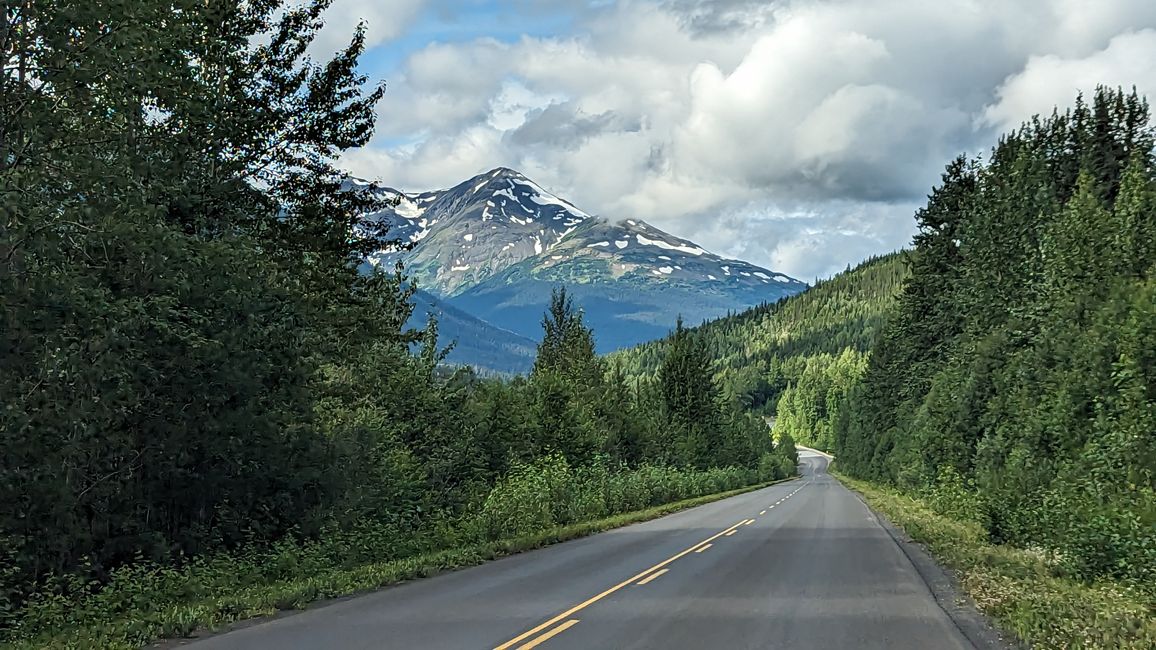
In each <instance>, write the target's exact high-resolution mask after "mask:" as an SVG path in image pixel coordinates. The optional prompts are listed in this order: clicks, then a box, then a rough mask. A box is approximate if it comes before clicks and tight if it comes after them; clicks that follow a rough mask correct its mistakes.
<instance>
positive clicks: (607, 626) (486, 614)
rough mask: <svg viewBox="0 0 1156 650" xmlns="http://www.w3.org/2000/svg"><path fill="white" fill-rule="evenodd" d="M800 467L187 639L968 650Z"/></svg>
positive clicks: (206, 646)
mask: <svg viewBox="0 0 1156 650" xmlns="http://www.w3.org/2000/svg"><path fill="white" fill-rule="evenodd" d="M801 458H802V461H803V476H802V477H801V478H800V479H798V480H795V481H789V482H786V483H781V484H778V485H774V486H771V487H769V488H765V489H762V490H758V491H755V492H750V493H747V494H743V495H739V496H736V497H733V498H730V499H726V500H724V501H718V502H715V503H712V504H708V505H705V506H701V507H698V508H694V509H692V510H686V511H683V512H679V513H676V514H673V515H670V516H667V517H663V518H661V519H656V520H653V521H649V522H645V523H641V524H636V525H633V526H627V527H625V528H620V529H617V530H613V531H609V532H606V533H602V534H600V535H595V536H592V537H588V538H585V539H581V540H575V541H572V542H567V543H564V544H558V545H556V546H552V547H548V548H544V549H540V550H537V551H532V552H529V553H524V554H521V555H516V556H512V557H508V558H504V559H501V560H497V561H495V562H491V563H488V564H485V565H482V566H478V567H474V568H471V569H466V570H463V571H457V572H453V573H449V574H446V575H442V576H438V577H435V578H431V579H428V580H422V581H417V582H413V583H408V584H405V585H400V586H398V587H394V588H390V589H385V590H382V591H380V592H376V593H373V594H369V595H366V596H361V597H358V598H354V599H350V600H344V601H340V602H337V603H334V604H330V605H327V606H324V607H319V608H316V609H311V610H308V611H305V612H302V613H299V614H295V615H290V616H285V617H281V618H277V619H273V620H270V621H267V622H263V623H260V624H256V625H252V626H248V627H244V628H242V629H238V630H235V631H232V632H229V633H226V634H221V635H217V636H213V637H209V638H207V639H204V640H201V641H197V642H195V643H193V644H192V645H193V646H194V647H195V648H197V650H216V649H221V650H224V649H226V648H229V649H243V650H244V649H253V650H255V649H264V648H273V649H276V650H297V649H301V650H304V649H312V648H335V649H336V648H352V649H362V648H364V649H369V648H373V649H381V648H497V649H499V650H514V649H520V648H534V647H540V648H550V649H555V648H558V649H562V648H570V649H579V648H582V649H586V648H663V649H666V648H806V649H809V650H815V649H823V648H856V649H863V648H898V649H907V648H909V649H912V650H916V649H918V650H934V649H937V648H948V649H959V648H973V647H976V646H975V645H973V643H972V642H970V641H969V640H968V638H967V637H966V636H965V635H964V634H963V633H962V632H961V631H960V629H959V627H957V625H956V622H955V621H954V620H953V619H952V617H950V616H949V615H948V614H947V613H946V612H945V611H944V610H943V609H942V608H941V607H940V605H939V604H938V603H937V602H936V599H935V597H934V596H933V594H932V592H931V590H930V589H929V588H928V586H927V584H926V583H925V582H924V580H923V578H921V577H920V574H919V572H918V571H917V570H916V568H915V566H914V565H913V564H912V561H911V560H909V559H908V556H907V555H906V554H905V553H904V551H903V550H902V549H901V548H900V547H899V545H898V544H897V543H896V542H895V541H894V540H893V538H892V537H891V535H890V534H889V533H888V532H887V530H886V529H885V528H884V527H883V526H882V525H881V524H880V523H879V521H878V520H877V519H876V517H875V516H874V515H873V514H872V513H871V512H870V510H868V509H867V508H866V507H865V506H864V505H863V503H862V502H861V501H859V499H858V498H857V497H856V496H855V495H854V494H852V493H851V492H850V491H848V490H847V489H846V488H844V487H843V486H842V485H841V484H840V483H839V482H838V481H836V480H834V479H833V478H831V477H830V476H829V475H827V473H826V466H827V460H826V458H824V457H822V456H821V455H818V454H813V453H810V452H801ZM984 647H988V646H984Z"/></svg>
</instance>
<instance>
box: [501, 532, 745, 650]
mask: <svg viewBox="0 0 1156 650" xmlns="http://www.w3.org/2000/svg"><path fill="white" fill-rule="evenodd" d="M741 525H742V522H739V523H737V524H735V525H733V526H731V527H730V528H727V529H726V530H724V531H722V532H719V533H715V534H714V535H712V536H710V537H708V538H706V539H704V540H702V541H701V542H699V543H697V544H695V545H694V546H691V547H690V548H688V549H686V550H685V551H682V552H680V553H677V554H675V555H672V556H670V557H668V558H667V559H665V560H663V561H662V562H659V563H658V564H656V565H654V566H652V567H650V568H649V569H647V570H645V571H643V572H642V573H639V574H638V575H636V576H633V577H631V578H629V579H627V580H623V581H622V582H620V583H618V584H616V585H614V586H613V587H611V588H609V589H607V590H606V591H604V592H602V593H600V594H598V595H597V596H591V597H590V598H588V599H587V600H585V601H583V602H581V603H578V604H577V605H575V606H573V607H571V608H570V609H568V610H566V611H564V612H562V613H561V614H558V615H557V616H555V617H554V618H552V619H550V620H548V621H546V622H545V623H541V624H539V625H538V626H537V627H534V628H532V629H530V630H527V631H525V632H523V633H521V634H519V635H518V636H516V637H514V638H512V639H510V640H509V641H506V642H505V643H503V644H502V645H500V646H498V647H496V648H494V650H507V648H511V647H513V646H514V644H516V643H518V642H519V641H522V640H523V639H525V638H526V637H529V636H533V635H535V634H537V633H539V632H541V631H542V630H544V629H546V628H548V627H550V626H551V625H553V624H555V623H557V622H558V621H560V620H562V619H564V618H566V617H568V616H570V615H571V614H574V613H575V612H577V611H580V610H583V609H586V608H587V607H589V606H590V605H593V604H594V603H596V602H598V601H600V600H602V599H603V598H605V597H607V596H609V595H610V594H612V593H614V592H616V591H618V590H619V589H622V588H623V587H625V586H627V585H629V584H630V583H632V582H634V581H635V580H641V579H642V578H644V577H646V576H647V575H648V574H650V573H651V572H652V571H657V570H659V569H661V568H662V567H664V566H666V565H668V564H670V563H671V562H674V561H675V560H677V559H678V558H680V557H682V556H684V555H686V554H687V553H690V552H691V551H693V550H695V549H696V548H698V547H700V546H702V545H703V544H706V543H707V542H713V541H714V540H716V539H718V538H720V537H722V536H723V535H727V534H733V533H734V532H735V529H736V528H738V527H739V526H741ZM524 647H525V646H522V648H524ZM531 647H533V646H531ZM519 650H521V648H519Z"/></svg>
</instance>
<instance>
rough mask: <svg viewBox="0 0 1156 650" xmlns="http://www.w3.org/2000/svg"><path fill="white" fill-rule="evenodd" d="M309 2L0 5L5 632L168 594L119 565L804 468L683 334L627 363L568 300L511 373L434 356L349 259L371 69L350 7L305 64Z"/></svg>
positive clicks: (380, 546) (615, 498)
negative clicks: (599, 344)
mask: <svg viewBox="0 0 1156 650" xmlns="http://www.w3.org/2000/svg"><path fill="white" fill-rule="evenodd" d="M327 4H328V2H327V1H325V0H318V1H316V2H310V3H307V4H305V5H304V6H282V4H281V3H280V2H277V1H274V0H269V1H265V2H242V1H240V0H209V1H208V2H206V1H205V0H195V1H188V2H185V1H183V0H176V1H173V0H169V1H168V2H154V1H141V2H132V3H119V4H112V5H109V4H106V3H91V2H68V1H65V2H58V1H53V2H47V1H44V2H41V1H39V0H27V1H25V2H19V3H15V4H13V5H10V6H9V8H8V10H7V11H6V12H5V13H4V17H3V20H4V23H3V31H2V32H0V47H3V49H4V53H5V56H6V59H5V60H6V64H5V65H6V66H7V67H6V68H5V73H4V74H3V75H0V197H2V201H0V210H2V211H3V214H2V218H0V630H7V632H3V631H0V636H2V635H4V634H8V633H10V634H12V635H15V637H21V638H27V636H28V635H34V634H39V633H43V632H45V629H46V628H48V627H51V626H53V625H64V624H66V623H67V622H68V621H69V620H71V617H75V616H80V614H78V612H89V613H91V611H92V610H91V608H86V607H81V606H79V605H78V603H82V602H85V599H86V598H88V597H90V596H91V597H93V598H96V600H94V601H92V602H97V603H104V604H102V605H101V607H111V608H115V607H122V606H124V607H127V606H129V605H130V604H132V603H138V602H155V603H161V602H163V598H165V597H174V598H175V597H178V596H179V594H172V593H170V594H167V595H166V594H162V593H149V594H148V595H147V596H140V594H136V595H135V596H133V595H123V594H122V595H121V596H118V595H115V594H114V595H112V596H108V595H107V592H103V593H105V594H106V595H105V596H103V597H102V596H100V594H101V593H102V590H103V589H107V588H108V587H107V585H108V584H109V583H110V581H111V582H112V583H113V584H114V586H115V585H119V587H118V588H125V589H131V588H133V585H140V584H144V583H146V582H148V581H147V580H144V579H143V578H141V577H140V576H143V575H145V573H147V571H152V570H153V569H148V570H147V571H145V570H144V569H142V570H141V571H143V573H142V572H137V573H133V572H132V571H128V572H127V573H126V569H125V567H129V568H131V567H134V566H135V567H160V568H164V567H180V566H188V565H189V563H190V561H191V560H192V559H193V558H205V557H209V556H212V555H213V554H218V553H228V552H232V551H234V550H236V549H242V548H245V549H253V548H260V547H263V546H267V545H269V544H272V543H274V542H277V543H278V544H282V545H283V544H290V545H291V544H295V543H297V542H296V540H327V539H328V540H345V541H342V542H341V544H338V546H340V548H338V547H337V546H332V544H331V546H332V548H329V550H328V551H326V553H325V557H327V558H331V559H332V561H334V562H350V561H361V560H364V561H371V560H381V559H388V558H392V557H400V556H405V555H407V554H412V553H416V552H419V551H423V550H429V549H431V548H439V547H443V546H446V545H450V544H458V543H464V542H466V541H469V540H470V539H473V538H476V537H477V536H482V537H486V536H494V535H501V534H505V533H510V532H519V531H524V530H527V529H535V528H539V527H541V526H543V525H550V524H551V523H558V522H568V521H574V520H576V518H581V517H589V516H600V515H601V514H606V513H612V512H620V511H622V509H624V508H631V507H644V506H647V505H653V504H655V503H661V502H663V501H666V500H671V499H678V498H683V497H686V496H694V495H699V494H704V493H706V492H710V491H718V490H723V489H730V488H733V487H737V486H740V485H746V484H750V483H753V482H757V481H760V480H767V479H770V478H775V477H782V476H785V475H787V474H788V473H789V472H792V471H793V469H794V463H795V460H794V458H793V446H791V445H790V444H789V443H787V444H783V445H780V446H779V447H778V448H775V447H774V446H772V444H771V442H770V440H769V437H768V435H767V432H766V428H765V426H764V425H763V424H762V422H761V421H759V420H757V419H755V418H753V417H751V416H748V415H746V414H744V413H743V412H741V410H740V409H739V408H738V404H737V403H735V402H733V401H728V400H726V399H725V397H724V396H723V394H722V392H721V390H720V388H719V386H718V384H717V382H716V380H715V378H714V375H713V372H712V360H711V358H710V354H709V353H708V351H707V349H706V345H705V341H704V339H703V338H702V337H700V336H697V335H694V334H692V333H691V332H688V331H687V330H685V329H683V328H681V326H680V327H679V328H678V330H677V332H676V333H675V335H674V337H673V344H672V345H671V348H670V350H669V351H668V353H667V354H666V355H665V356H664V357H663V360H662V363H661V365H660V366H659V367H658V368H657V371H656V374H655V376H654V378H653V379H649V380H645V381H636V382H629V383H628V382H627V381H626V379H625V376H624V374H623V373H622V372H621V371H616V370H615V369H614V368H610V367H607V365H606V364H605V362H604V361H603V360H601V359H599V358H598V357H596V356H595V355H594V352H593V343H592V336H593V335H592V333H591V332H590V331H589V329H588V328H586V327H585V325H584V324H583V323H582V320H581V316H580V314H579V312H577V311H576V310H575V309H574V306H573V305H572V304H571V302H570V300H569V299H568V298H567V297H566V296H565V295H564V294H560V295H558V296H557V299H556V300H555V301H554V304H553V306H552V309H551V312H550V314H548V316H547V318H546V319H545V321H544V330H545V333H544V337H543V341H542V344H541V346H540V348H539V351H538V356H537V360H536V364H535V367H534V370H533V372H532V373H531V375H530V377H529V378H525V379H518V380H515V381H511V382H501V381H496V380H481V379H479V378H477V377H475V376H472V375H471V374H470V373H469V372H456V373H446V372H444V370H443V369H442V368H441V367H440V362H441V361H442V358H443V354H444V352H443V351H441V350H440V349H439V347H438V343H437V327H436V323H431V324H430V325H429V326H428V327H427V328H425V329H424V330H423V331H413V330H409V329H406V327H405V325H404V324H405V323H406V321H407V319H408V318H409V317H410V315H411V311H412V306H411V303H410V297H411V292H412V288H409V287H408V285H407V283H406V282H405V278H404V277H403V276H402V275H401V273H400V272H395V273H384V272H381V271H380V270H379V271H375V272H373V273H371V274H361V273H359V272H358V270H357V268H358V266H359V264H360V262H361V260H362V259H364V256H365V254H366V253H367V252H369V251H373V250H378V249H380V248H381V247H383V246H384V245H385V242H387V241H388V239H389V236H388V233H386V232H382V231H380V230H378V229H375V228H374V227H373V225H372V224H368V223H365V222H363V221H362V220H361V219H360V216H359V215H362V214H366V213H368V212H371V211H372V209H373V208H374V207H375V204H374V199H373V194H372V192H357V191H346V190H345V187H346V184H345V181H346V178H345V176H344V175H343V174H342V173H341V172H340V171H339V170H337V169H336V168H335V167H334V165H333V161H334V160H335V157H336V156H337V155H338V154H340V152H342V151H344V150H347V149H350V148H353V147H357V146H360V145H362V144H364V143H365V142H366V141H367V139H368V138H369V136H370V134H371V133H372V127H373V115H374V107H375V104H376V102H377V100H378V98H379V97H380V96H381V93H382V91H383V88H382V87H381V86H369V85H367V80H366V79H365V77H363V76H362V75H360V74H359V73H358V71H357V60H358V57H359V55H360V54H361V52H362V49H363V34H362V32H361V31H360V30H359V31H358V32H357V33H356V34H354V36H353V39H352V41H351V43H350V45H349V47H347V48H346V49H344V50H343V51H341V52H339V53H338V54H337V55H336V56H335V57H334V58H333V59H332V60H330V61H328V62H324V63H317V62H313V61H311V60H310V59H309V58H308V56H307V55H306V52H307V51H308V47H309V44H310V43H311V41H312V40H313V37H314V36H315V35H316V33H317V30H318V29H319V28H320V27H321V18H320V16H321V13H322V11H323V10H324V9H325V7H326V5H327ZM543 476H544V477H545V479H542V480H545V481H546V482H545V483H544V484H545V485H547V486H549V488H550V489H549V491H548V493H547V494H542V493H540V492H539V491H537V490H536V489H531V490H528V491H527V490H523V489H522V488H520V487H519V485H523V486H524V485H531V486H534V485H538V484H539V483H535V482H534V481H538V480H539V478H536V477H543ZM523 480H524V482H523V483H519V481H523ZM526 482H528V483H526ZM519 490H521V491H519ZM511 495H514V496H511ZM518 495H520V496H518ZM515 497H516V498H518V499H521V501H517V500H516V499H515V502H514V504H515V506H517V507H514V508H513V509H508V510H502V508H503V507H506V506H507V505H509V504H510V503H511V501H510V499H513V498H515ZM523 506H525V507H523ZM535 508H536V509H535ZM479 512H482V513H488V514H487V516H490V517H491V518H490V519H488V520H485V521H491V522H496V523H493V524H492V525H491V524H485V523H484V521H483V520H480V519H479V518H478V514H477V513H479ZM495 513H504V514H502V515H501V516H498V515H497V514H495ZM518 513H531V514H526V515H525V516H527V517H531V521H530V523H527V521H525V520H522V519H518V517H519V516H521V515H518ZM531 515H532V516H531ZM495 526H496V527H497V528H495ZM503 526H505V527H514V528H516V530H513V531H510V530H506V529H504V528H502V527H503ZM278 540H279V541H278ZM334 544H336V542H334ZM278 548H282V547H281V546H278ZM198 566H200V565H198ZM118 567H120V568H118ZM158 570H159V569H158ZM148 575H151V576H154V577H156V578H157V580H160V581H162V582H163V580H161V578H163V576H165V575H169V574H165V573H163V572H160V573H148ZM182 575H183V574H182ZM244 575H249V574H248V573H245V574H244ZM118 576H120V578H118ZM126 576H129V577H126ZM131 576H136V577H135V578H134V577H131ZM158 576H159V577H158ZM174 589H176V587H174ZM182 589H183V588H182ZM189 589H190V590H194V591H195V589H193V588H192V587H189ZM181 593H184V592H181ZM122 596H123V597H122ZM109 603H111V604H109ZM85 615H87V614H85Z"/></svg>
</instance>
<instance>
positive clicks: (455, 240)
mask: <svg viewBox="0 0 1156 650" xmlns="http://www.w3.org/2000/svg"><path fill="white" fill-rule="evenodd" d="M379 191H380V192H381V193H382V194H381V196H382V198H385V199H389V200H390V202H391V203H392V205H391V206H390V207H387V208H385V209H383V210H381V211H379V212H377V213H375V214H373V215H370V218H372V219H375V220H378V221H382V222H385V223H387V224H388V225H389V226H390V228H391V232H392V233H394V234H395V235H396V236H397V237H398V239H399V240H401V241H402V242H404V243H406V244H408V245H409V250H382V251H379V252H377V253H375V254H373V255H371V256H370V259H369V261H370V262H371V263H373V264H377V265H383V266H392V265H393V264H394V263H396V262H402V263H403V265H404V267H405V269H406V273H407V274H408V275H409V276H410V277H411V279H412V280H413V281H414V282H415V283H416V284H417V285H418V286H419V287H421V288H422V289H423V290H426V291H428V292H429V293H430V294H432V295H433V296H436V297H437V298H439V299H440V300H442V301H444V302H445V303H446V304H448V305H452V306H454V307H457V308H459V309H462V310H464V311H465V312H466V313H468V314H471V315H473V316H475V317H477V318H480V319H481V320H483V321H486V322H488V323H491V324H493V325H496V326H497V327H500V328H504V329H506V330H509V331H511V332H514V333H516V334H517V335H519V336H522V337H526V338H530V339H536V338H537V336H538V335H539V334H540V332H539V331H538V330H539V323H538V321H539V318H540V316H541V313H542V311H543V310H544V308H545V306H546V304H547V303H548V301H549V296H550V293H551V291H552V290H553V289H555V288H557V287H560V286H566V287H567V288H568V290H570V291H572V292H573V294H574V296H575V299H576V301H577V302H578V303H579V304H580V305H581V306H582V307H583V308H584V310H585V313H586V315H587V319H588V321H589V323H590V325H591V326H592V327H593V328H594V332H595V335H596V337H597V340H598V341H599V350H600V351H603V352H609V351H612V350H614V349H618V348H621V347H626V346H630V345H635V344H637V343H640V342H643V341H646V340H650V339H653V338H657V337H661V336H664V335H665V334H666V333H667V332H668V331H669V330H670V329H671V328H672V327H673V326H674V323H675V321H676V319H677V318H678V317H679V316H682V317H683V318H684V319H685V320H687V321H688V322H698V321H702V320H706V319H710V318H714V317H718V316H721V315H724V314H726V313H729V312H732V311H739V310H742V309H746V308H748V307H751V306H754V305H758V304H763V303H769V302H775V301H777V300H778V299H780V298H783V297H786V296H789V295H794V294H796V293H799V292H801V291H803V290H805V289H806V288H807V286H808V285H807V284H806V283H804V282H800V281H799V280H796V279H795V278H792V277H790V276H788V275H786V274H784V273H780V272H777V271H772V270H769V269H765V268H762V267H759V266H756V265H754V264H751V263H749V262H744V261H742V260H736V259H729V258H726V257H723V256H721V255H717V254H715V253H711V252H709V251H707V250H706V249H705V248H703V247H701V246H699V245H698V244H696V243H694V242H693V241H691V240H688V239H684V238H681V237H676V236H674V235H672V234H670V233H667V232H666V231H664V230H662V229H660V228H658V227H656V226H654V225H652V224H649V223H647V222H645V221H642V220H640V219H633V218H629V219H622V220H619V221H611V220H610V219H607V218H605V217H600V216H594V215H592V214H590V213H588V212H585V211H583V210H582V209H580V208H578V207H577V206H576V205H575V204H573V203H571V202H570V201H567V200H565V199H563V198H561V197H559V196H557V195H555V194H553V193H551V192H549V191H547V190H546V189H544V188H543V187H542V186H541V185H539V184H538V183H536V182H535V181H533V180H531V179H529V178H528V177H526V176H525V175H523V174H521V173H520V172H517V171H515V170H512V169H510V168H507V167H498V168H495V169H493V170H490V171H488V172H485V173H483V174H479V175H477V176H474V177H472V178H470V179H467V180H465V181H463V182H461V183H458V184H456V185H454V186H453V187H451V188H449V189H445V190H436V191H428V192H408V193H407V192H401V191H399V190H396V189H393V188H381V189H380V190H379Z"/></svg>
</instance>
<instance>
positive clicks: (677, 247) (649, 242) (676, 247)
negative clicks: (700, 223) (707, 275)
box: [632, 224, 706, 256]
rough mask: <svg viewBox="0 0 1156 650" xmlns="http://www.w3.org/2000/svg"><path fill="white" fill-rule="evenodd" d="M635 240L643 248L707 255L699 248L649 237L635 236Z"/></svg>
mask: <svg viewBox="0 0 1156 650" xmlns="http://www.w3.org/2000/svg"><path fill="white" fill-rule="evenodd" d="M632 225H633V224H632ZM634 238H635V239H636V240H638V243H639V244H642V245H643V246H657V247H659V248H665V249H666V250H668V251H678V252H680V253H687V254H688V255H695V256H698V255H703V254H705V253H706V251H705V250H703V249H701V248H699V247H698V246H686V245H684V244H671V243H669V242H665V241H662V240H661V239H650V238H649V237H643V236H642V235H635V236H634Z"/></svg>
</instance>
